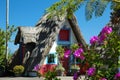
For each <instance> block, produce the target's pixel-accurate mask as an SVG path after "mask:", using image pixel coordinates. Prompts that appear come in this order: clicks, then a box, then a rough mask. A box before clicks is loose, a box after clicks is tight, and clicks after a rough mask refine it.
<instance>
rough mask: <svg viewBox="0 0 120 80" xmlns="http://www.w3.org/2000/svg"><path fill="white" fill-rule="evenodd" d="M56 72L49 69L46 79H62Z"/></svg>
mask: <svg viewBox="0 0 120 80" xmlns="http://www.w3.org/2000/svg"><path fill="white" fill-rule="evenodd" d="M56 74H57V73H56V72H55V71H53V72H51V71H48V72H47V73H46V74H45V79H44V80H61V79H58V78H57V77H56Z"/></svg>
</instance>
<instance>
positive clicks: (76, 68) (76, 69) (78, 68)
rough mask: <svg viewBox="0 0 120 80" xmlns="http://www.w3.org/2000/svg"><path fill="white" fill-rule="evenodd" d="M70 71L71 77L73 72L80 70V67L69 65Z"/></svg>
mask: <svg viewBox="0 0 120 80" xmlns="http://www.w3.org/2000/svg"><path fill="white" fill-rule="evenodd" d="M70 70H71V75H73V74H74V73H75V72H77V71H79V70H80V67H79V66H78V65H76V64H74V65H71V67H70Z"/></svg>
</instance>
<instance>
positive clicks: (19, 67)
mask: <svg viewBox="0 0 120 80" xmlns="http://www.w3.org/2000/svg"><path fill="white" fill-rule="evenodd" d="M13 72H14V73H15V74H22V73H23V72H24V66H22V65H16V66H14V68H13Z"/></svg>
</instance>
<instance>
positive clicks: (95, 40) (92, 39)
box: [90, 36, 99, 44]
mask: <svg viewBox="0 0 120 80" xmlns="http://www.w3.org/2000/svg"><path fill="white" fill-rule="evenodd" d="M98 40H99V38H98V37H97V36H93V37H92V38H91V39H90V44H95V43H96V42H98Z"/></svg>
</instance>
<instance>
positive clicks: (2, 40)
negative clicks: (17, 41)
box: [0, 29, 5, 67]
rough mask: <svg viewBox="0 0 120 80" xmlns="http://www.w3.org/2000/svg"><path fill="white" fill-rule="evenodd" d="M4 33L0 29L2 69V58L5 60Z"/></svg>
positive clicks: (2, 61) (2, 65)
mask: <svg viewBox="0 0 120 80" xmlns="http://www.w3.org/2000/svg"><path fill="white" fill-rule="evenodd" d="M4 53H5V32H4V31H3V30H2V29H0V66H1V67H4V65H5V63H4V58H5V54H4Z"/></svg>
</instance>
